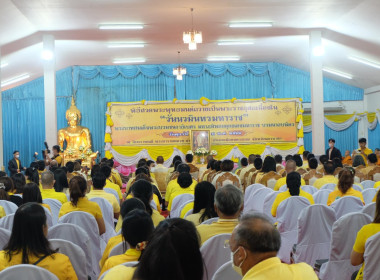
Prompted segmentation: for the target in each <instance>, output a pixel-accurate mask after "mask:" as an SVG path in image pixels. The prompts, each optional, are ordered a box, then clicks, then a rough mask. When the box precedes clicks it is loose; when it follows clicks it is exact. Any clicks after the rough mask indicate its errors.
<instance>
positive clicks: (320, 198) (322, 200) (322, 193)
mask: <svg viewBox="0 0 380 280" xmlns="http://www.w3.org/2000/svg"><path fill="white" fill-rule="evenodd" d="M331 192H332V190H319V191H317V192H316V193H315V194H313V199H314V203H315V204H323V205H327V200H328V199H329V194H330V193H331Z"/></svg>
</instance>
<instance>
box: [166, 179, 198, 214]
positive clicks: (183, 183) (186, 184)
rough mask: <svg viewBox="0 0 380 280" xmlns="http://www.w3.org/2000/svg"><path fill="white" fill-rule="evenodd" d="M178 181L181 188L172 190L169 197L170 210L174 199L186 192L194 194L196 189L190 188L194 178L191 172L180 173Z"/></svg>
mask: <svg viewBox="0 0 380 280" xmlns="http://www.w3.org/2000/svg"><path fill="white" fill-rule="evenodd" d="M177 183H178V185H179V186H180V188H178V189H176V190H175V191H173V190H172V193H171V195H170V198H169V205H168V211H171V209H172V203H173V199H174V198H176V197H177V196H179V195H181V194H186V193H188V194H192V195H194V189H191V188H190V186H191V185H192V184H193V178H192V177H191V175H190V173H185V172H184V173H180V174H179V176H178V178H177Z"/></svg>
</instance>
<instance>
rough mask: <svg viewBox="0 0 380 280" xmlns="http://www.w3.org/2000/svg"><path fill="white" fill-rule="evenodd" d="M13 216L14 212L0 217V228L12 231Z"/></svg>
mask: <svg viewBox="0 0 380 280" xmlns="http://www.w3.org/2000/svg"><path fill="white" fill-rule="evenodd" d="M14 218H15V214H9V215H7V216H5V217H2V218H1V219H0V228H5V229H7V230H9V231H12V227H13V219H14Z"/></svg>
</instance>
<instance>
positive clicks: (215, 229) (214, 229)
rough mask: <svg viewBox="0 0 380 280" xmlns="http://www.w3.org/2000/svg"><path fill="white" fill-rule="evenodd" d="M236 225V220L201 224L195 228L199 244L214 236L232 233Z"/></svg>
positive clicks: (221, 220) (220, 220)
mask: <svg viewBox="0 0 380 280" xmlns="http://www.w3.org/2000/svg"><path fill="white" fill-rule="evenodd" d="M238 223H239V221H238V219H219V220H218V221H217V222H213V223H212V224H210V225H206V224H203V225H199V226H197V230H198V233H199V237H200V238H201V244H203V243H205V242H206V241H207V240H208V239H210V238H211V237H213V236H215V235H218V234H222V233H232V231H233V230H234V228H235V227H236V226H237V224H238Z"/></svg>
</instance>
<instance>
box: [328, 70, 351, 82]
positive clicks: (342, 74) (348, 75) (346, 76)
mask: <svg viewBox="0 0 380 280" xmlns="http://www.w3.org/2000/svg"><path fill="white" fill-rule="evenodd" d="M323 71H325V72H327V73H330V74H333V75H337V76H340V77H343V78H346V79H349V80H352V75H350V74H347V73H343V72H340V71H337V70H333V69H329V68H323Z"/></svg>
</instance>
